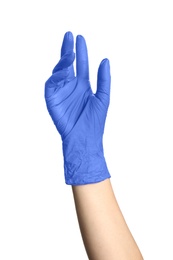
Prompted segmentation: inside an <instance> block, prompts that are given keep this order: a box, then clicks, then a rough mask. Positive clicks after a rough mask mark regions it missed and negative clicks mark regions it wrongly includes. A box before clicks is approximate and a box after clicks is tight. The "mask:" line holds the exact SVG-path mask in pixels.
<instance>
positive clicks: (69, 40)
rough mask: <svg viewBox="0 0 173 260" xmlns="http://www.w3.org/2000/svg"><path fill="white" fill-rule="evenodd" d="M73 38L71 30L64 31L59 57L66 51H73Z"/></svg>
mask: <svg viewBox="0 0 173 260" xmlns="http://www.w3.org/2000/svg"><path fill="white" fill-rule="evenodd" d="M73 48H74V40H73V34H72V33H71V32H66V33H65V35H64V39H63V42H62V47H61V57H62V56H63V55H64V54H66V53H67V52H73Z"/></svg>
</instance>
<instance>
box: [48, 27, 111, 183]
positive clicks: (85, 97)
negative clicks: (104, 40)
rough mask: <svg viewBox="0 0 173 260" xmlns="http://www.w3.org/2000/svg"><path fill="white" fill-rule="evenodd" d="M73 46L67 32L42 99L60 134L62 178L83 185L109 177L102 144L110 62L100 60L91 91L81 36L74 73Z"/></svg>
mask: <svg viewBox="0 0 173 260" xmlns="http://www.w3.org/2000/svg"><path fill="white" fill-rule="evenodd" d="M73 49H74V40H73V35H72V33H71V32H67V33H66V34H65V35H64V39H63V43H62V48H61V58H60V61H59V62H58V64H57V65H56V66H55V67H54V69H53V71H52V75H51V77H50V78H49V79H48V80H47V81H46V83H45V100H46V105H47V109H48V112H49V114H50V116H51V118H52V120H53V122H54V124H55V126H56V128H57V130H58V132H59V133H60V135H61V138H62V146H63V156H64V174H65V182H66V184H69V185H84V184H89V183H97V182H100V181H103V180H105V179H107V178H110V174H109V171H108V169H107V165H106V161H105V158H104V151H103V144H102V143H103V142H102V139H103V133H104V126H105V120H106V116H107V110H108V106H109V101H110V66H109V61H108V59H104V60H102V62H101V63H100V66H99V69H98V80H97V91H96V93H95V94H94V93H93V92H92V89H91V86H90V82H89V66H88V53H87V46H86V42H85V39H84V37H83V36H81V35H78V36H77V37H76V75H75V73H74V67H73V63H74V60H75V54H74V51H73Z"/></svg>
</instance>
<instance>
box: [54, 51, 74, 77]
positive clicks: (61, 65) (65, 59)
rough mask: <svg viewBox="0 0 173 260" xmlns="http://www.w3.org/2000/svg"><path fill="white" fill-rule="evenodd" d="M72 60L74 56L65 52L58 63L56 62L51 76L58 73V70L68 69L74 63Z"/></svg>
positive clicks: (72, 53)
mask: <svg viewBox="0 0 173 260" xmlns="http://www.w3.org/2000/svg"><path fill="white" fill-rule="evenodd" d="M74 59H75V54H74V52H71V51H70V52H67V53H65V54H64V55H63V56H62V57H61V59H60V61H59V62H58V64H57V65H56V66H55V67H54V69H53V71H52V74H54V73H56V72H58V71H59V70H62V69H65V68H68V67H70V66H71V65H72V64H73V62H74ZM70 72H71V71H70V68H69V73H70Z"/></svg>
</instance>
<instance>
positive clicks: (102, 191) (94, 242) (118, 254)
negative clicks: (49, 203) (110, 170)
mask: <svg viewBox="0 0 173 260" xmlns="http://www.w3.org/2000/svg"><path fill="white" fill-rule="evenodd" d="M72 190H73V195H74V201H75V206H76V212H77V216H78V221H79V226H80V230H81V234H82V238H83V242H84V245H85V249H86V252H87V255H88V257H89V259H90V260H116V259H118V260H142V259H143V257H142V255H141V252H140V250H139V248H138V246H137V244H136V242H135V240H134V238H133V236H132V234H131V232H130V230H129V228H128V226H127V224H126V222H125V219H124V217H123V215H122V212H121V210H120V208H119V205H118V203H117V200H116V198H115V195H114V192H113V189H112V185H111V182H110V179H107V180H105V181H102V182H99V183H96V184H89V185H80V186H73V187H72Z"/></svg>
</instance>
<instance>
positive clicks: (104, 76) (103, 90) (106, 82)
mask: <svg viewBox="0 0 173 260" xmlns="http://www.w3.org/2000/svg"><path fill="white" fill-rule="evenodd" d="M110 82H111V76H110V64H109V60H108V59H104V60H102V62H101V63H100V66H99V69H98V75H97V91H96V94H95V95H96V97H98V98H99V99H100V100H101V101H102V102H106V103H109V99H110Z"/></svg>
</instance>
